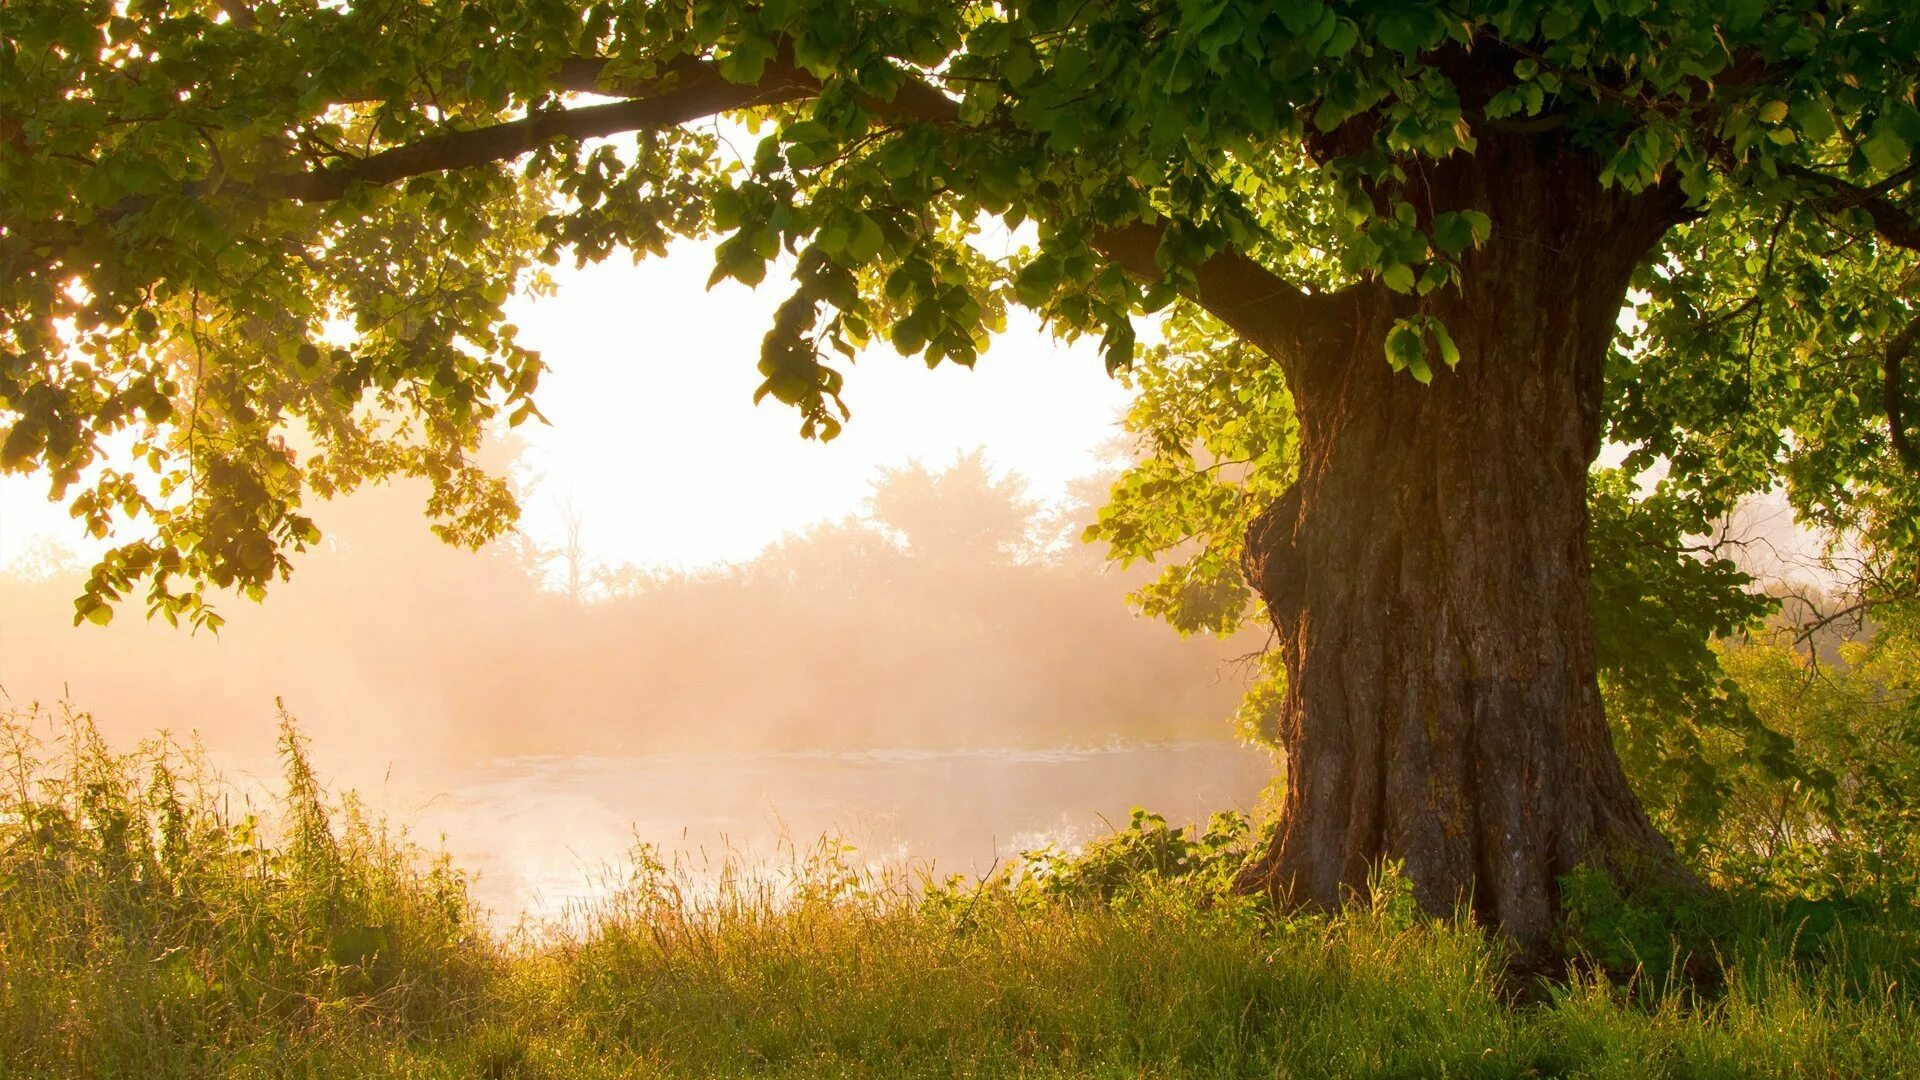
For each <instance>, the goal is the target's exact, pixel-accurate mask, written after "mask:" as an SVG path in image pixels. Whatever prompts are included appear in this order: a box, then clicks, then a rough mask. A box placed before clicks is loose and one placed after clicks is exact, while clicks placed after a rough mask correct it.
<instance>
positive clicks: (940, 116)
mask: <svg viewBox="0 0 1920 1080" xmlns="http://www.w3.org/2000/svg"><path fill="white" fill-rule="evenodd" d="M790 56H791V53H790V51H789V50H786V49H782V50H781V51H780V53H779V54H778V57H777V58H776V59H775V60H774V61H772V62H770V63H769V64H768V65H767V68H766V71H765V73H764V74H763V76H762V77H761V78H760V80H759V81H757V82H755V83H752V84H740V83H734V82H731V81H729V80H728V79H727V78H726V77H725V76H723V75H721V74H720V71H719V69H718V68H717V67H715V65H714V64H713V63H712V62H711V61H708V60H704V59H701V58H698V57H690V56H688V57H679V58H676V59H675V60H673V61H671V62H669V63H668V64H667V65H666V70H665V71H664V72H663V73H662V74H661V75H659V76H658V77H655V78H650V79H648V80H646V81H645V82H643V83H639V84H634V85H628V86H626V87H617V86H609V85H605V84H604V82H603V80H604V77H605V75H606V69H607V67H608V65H609V63H610V62H609V61H608V60H606V59H604V58H597V57H575V58H570V59H567V60H565V61H563V62H562V63H561V65H560V67H559V69H558V71H557V72H556V73H555V76H554V83H553V85H554V89H556V90H562V91H569V92H573V93H580V94H594V95H601V96H617V97H618V98H619V100H615V101H610V102H605V103H601V104H594V105H580V106H575V107H572V108H563V109H553V110H548V111H543V112H536V113H532V114H529V115H527V116H524V117H521V118H519V119H517V120H508V121H503V122H501V123H498V124H492V125H488V126H485V127H478V128H472V129H468V130H464V131H450V132H445V133H442V134H437V135H429V136H426V137H425V138H422V139H420V140H418V141H416V142H411V143H406V144H403V145H400V146H395V147H392V148H390V149H387V150H383V151H381V152H379V153H377V154H373V155H371V156H368V157H365V158H359V159H354V160H351V161H348V162H342V163H337V164H333V165H329V166H326V167H324V168H319V169H313V170H308V171H305V172H290V173H279V174H270V175H268V176H265V177H262V178H260V179H259V180H257V181H255V182H253V183H252V184H250V185H247V187H246V188H245V189H243V190H246V191H248V192H250V193H257V194H264V195H268V196H270V197H275V198H285V199H293V200H297V201H300V202H329V201H333V200H336V199H339V198H341V197H343V196H345V195H346V194H347V192H348V191H350V190H351V189H352V188H353V187H354V185H356V184H371V185H385V184H392V183H396V182H398V181H401V180H405V179H408V178H410V177H414V176H421V175H426V174H429V173H437V172H447V171H451V170H455V169H464V168H472V167H475V166H479V165H486V164H490V163H494V162H501V161H510V160H512V159H514V158H516V157H519V156H520V155H522V154H526V153H529V152H531V151H533V150H534V149H537V148H538V147H540V146H541V145H543V144H545V143H547V142H550V141H552V140H554V139H558V138H572V139H590V138H603V137H607V136H612V135H619V134H624V133H627V132H633V131H644V130H659V129H662V128H669V127H676V126H679V125H681V124H687V123H691V122H693V121H696V120H701V119H704V118H706V117H710V116H714V115H717V114H719V113H725V112H731V111H735V110H739V109H751V108H757V107H761V106H767V105H778V104H785V103H788V102H794V101H801V100H804V99H806V98H808V97H811V96H813V95H815V94H817V93H818V92H819V90H820V83H819V80H817V79H815V78H814V77H813V76H812V75H811V74H809V73H808V72H806V71H805V70H803V69H801V68H799V67H797V66H795V65H794V64H793V63H792V61H791V59H790ZM865 105H866V107H867V108H868V110H869V111H870V112H872V113H873V114H874V115H875V116H877V117H879V118H880V119H882V120H885V121H887V122H890V123H933V124H954V123H958V122H959V118H960V107H959V103H958V102H956V101H954V100H953V99H952V98H951V97H948V96H947V95H946V94H945V93H944V92H942V91H941V90H940V89H939V88H938V87H936V86H934V85H933V84H932V83H929V82H927V81H926V80H924V79H921V78H918V77H915V76H913V75H908V76H907V77H906V79H905V80H904V81H903V83H902V85H901V87H900V88H899V90H898V91H897V92H896V93H895V94H894V96H893V97H892V98H890V99H885V100H882V99H878V98H872V99H869V100H868V101H866V102H865ZM188 190H189V192H190V193H191V194H194V195H210V194H213V193H214V192H215V191H218V190H222V184H221V181H220V179H219V178H217V177H215V178H209V179H207V180H202V181H197V182H195V183H193V184H190V185H189V186H188ZM134 209H138V207H127V208H125V210H126V211H129V212H130V211H131V210H134ZM106 216H108V217H117V216H122V215H121V214H109V215H106ZM1165 231H1166V225H1165V223H1163V222H1154V223H1148V222H1136V223H1134V224H1131V225H1127V226H1124V227H1121V228H1118V229H1108V230H1104V231H1101V232H1098V233H1096V235H1095V237H1094V241H1093V247H1094V249H1095V250H1097V251H1099V252H1100V253H1101V254H1103V255H1105V256H1106V257H1108V258H1110V259H1113V260H1114V261H1115V262H1117V263H1119V264H1120V266H1121V267H1122V268H1123V269H1125V270H1126V271H1127V272H1128V273H1130V274H1133V275H1134V276H1136V277H1139V278H1142V279H1145V280H1150V281H1151V280H1157V279H1159V278H1160V277H1161V275H1162V274H1163V273H1164V271H1163V270H1162V268H1161V267H1160V265H1159V263H1158V260H1157V258H1156V253H1157V252H1158V250H1159V246H1160V240H1161V237H1162V236H1163V234H1164V233H1165ZM1194 276H1195V288H1194V290H1193V294H1192V299H1193V300H1194V301H1195V302H1197V303H1199V304H1200V305H1201V306H1202V307H1204V308H1206V309H1207V310H1208V311H1209V312H1211V313H1213V314H1214V315H1215V316H1216V317H1218V318H1219V319H1220V320H1221V321H1222V322H1224V323H1226V324H1227V326H1229V327H1231V328H1232V329H1233V330H1234V331H1235V332H1236V333H1238V334H1240V335H1242V336H1243V337H1245V338H1246V339H1247V340H1248V341H1250V342H1252V343H1253V344H1255V345H1256V346H1258V347H1260V348H1261V349H1262V350H1264V351H1266V352H1268V353H1269V354H1270V355H1276V356H1281V355H1285V354H1286V353H1289V352H1291V351H1292V348H1291V340H1292V339H1291V336H1290V331H1291V329H1292V328H1293V327H1294V326H1296V325H1297V324H1298V323H1299V322H1300V321H1301V320H1303V319H1307V318H1310V317H1312V316H1311V315H1310V313H1309V312H1308V310H1307V309H1308V307H1309V305H1310V302H1311V300H1312V299H1313V298H1312V297H1311V296H1310V295H1309V294H1307V293H1306V292H1304V291H1303V290H1301V289H1300V288H1299V287H1297V286H1295V285H1294V284H1292V283H1291V282H1288V281H1286V280H1285V279H1284V278H1282V277H1280V276H1279V275H1277V274H1275V273H1273V272H1272V271H1270V270H1268V269H1266V268H1265V267H1263V266H1261V265H1260V264H1258V263H1256V262H1254V261H1253V260H1252V259H1250V258H1248V257H1247V256H1245V255H1244V254H1242V253H1240V252H1238V251H1235V250H1232V249H1228V250H1226V251H1222V252H1217V253H1215V254H1214V255H1212V256H1210V257H1209V258H1208V259H1206V260H1205V261H1204V262H1203V263H1201V264H1200V265H1199V266H1198V267H1196V268H1195V275H1194Z"/></svg>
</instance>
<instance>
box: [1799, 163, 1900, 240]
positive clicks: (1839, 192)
mask: <svg viewBox="0 0 1920 1080" xmlns="http://www.w3.org/2000/svg"><path fill="white" fill-rule="evenodd" d="M1779 169H1780V173H1781V175H1783V176H1791V177H1793V178H1794V179H1796V180H1800V181H1803V182H1805V183H1807V184H1808V185H1810V186H1812V187H1815V188H1819V189H1822V190H1824V191H1825V192H1826V194H1825V196H1824V197H1823V198H1821V199H1820V200H1819V201H1818V205H1819V206H1820V207H1822V208H1823V209H1827V210H1861V211H1864V212H1865V213H1866V215H1867V218H1868V219H1869V220H1871V221H1872V222H1873V231H1874V232H1876V233H1878V234H1879V235H1880V238H1881V239H1882V240H1885V241H1886V242H1887V243H1889V244H1893V245H1895V246H1896V247H1903V248H1906V249H1907V250H1909V251H1920V219H1916V218H1915V217H1914V216H1913V214H1911V213H1910V212H1908V211H1907V209H1906V208H1905V207H1902V206H1900V205H1899V204H1898V203H1895V202H1894V201H1893V200H1892V199H1890V198H1888V197H1887V193H1888V192H1890V191H1892V190H1893V189H1894V188H1896V187H1898V186H1900V185H1901V184H1904V183H1906V182H1908V181H1909V180H1912V179H1914V178H1915V177H1920V163H1915V164H1912V165H1909V166H1907V167H1906V168H1904V169H1902V170H1900V171H1899V172H1897V173H1894V174H1893V175H1892V176H1890V177H1888V178H1887V179H1885V180H1883V181H1881V182H1880V183H1878V184H1875V185H1874V186H1872V187H1861V186H1859V185H1858V184H1851V183H1848V182H1847V181H1845V180H1842V179H1840V178H1838V177H1834V176H1828V175H1827V174H1826V173H1823V172H1820V171H1818V170H1816V169H1809V168H1807V167H1806V166H1804V165H1794V164H1792V163H1781V164H1780V166H1779Z"/></svg>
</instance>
